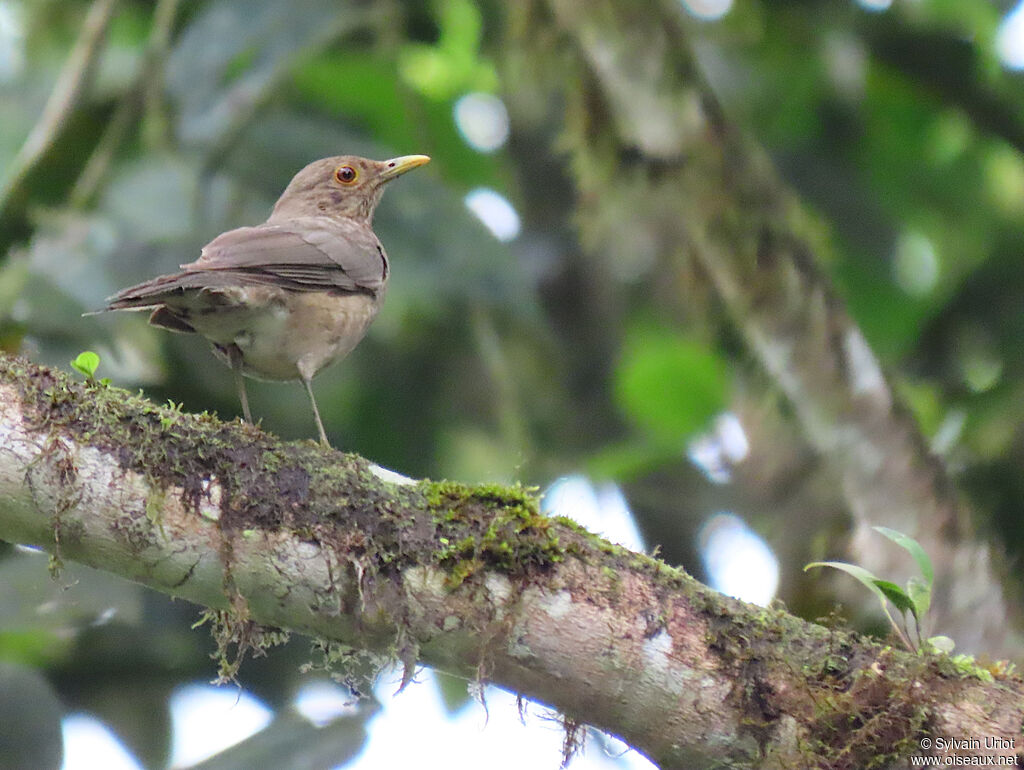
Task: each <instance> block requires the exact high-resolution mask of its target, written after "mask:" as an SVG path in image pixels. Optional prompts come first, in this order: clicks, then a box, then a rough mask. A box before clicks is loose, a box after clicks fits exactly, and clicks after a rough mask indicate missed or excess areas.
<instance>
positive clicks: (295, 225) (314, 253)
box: [182, 217, 388, 291]
mask: <svg viewBox="0 0 1024 770" xmlns="http://www.w3.org/2000/svg"><path fill="white" fill-rule="evenodd" d="M182 268H183V269H184V270H185V272H186V273H197V272H219V271H229V272H234V273H237V272H244V273H248V274H250V275H251V276H252V278H253V279H254V280H256V281H257V282H260V283H262V282H267V283H276V281H275V279H280V283H281V285H284V286H288V287H289V288H298V289H300V290H301V289H306V290H329V289H343V290H349V291H359V290H369V291H378V290H379V289H381V288H382V287H383V285H384V281H385V280H386V278H387V275H388V262H387V257H386V256H385V254H384V249H383V248H382V247H381V245H380V241H378V240H377V236H375V235H374V234H373V231H372V230H371V229H370V228H369V227H368V226H366V225H363V224H360V223H358V222H354V221H351V222H350V221H343V222H336V221H332V220H328V219H320V218H315V217H309V218H304V219H295V220H291V221H289V222H288V223H287V224H263V225H258V226H257V227H241V228H239V229H237V230H230V231H228V232H226V233H224V234H223V235H219V236H217V237H216V238H214V239H213V240H212V241H210V243H208V244H207V245H206V246H205V247H204V248H203V253H202V256H201V257H200V258H199V259H198V260H196V261H195V262H192V263H190V264H188V265H182Z"/></svg>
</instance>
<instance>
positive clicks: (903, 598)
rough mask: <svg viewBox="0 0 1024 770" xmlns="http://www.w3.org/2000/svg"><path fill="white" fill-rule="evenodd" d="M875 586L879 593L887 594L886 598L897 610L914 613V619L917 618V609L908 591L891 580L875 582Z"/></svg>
mask: <svg viewBox="0 0 1024 770" xmlns="http://www.w3.org/2000/svg"><path fill="white" fill-rule="evenodd" d="M875 585H876V586H877V587H878V590H879V591H881V592H882V593H883V594H885V598H886V599H888V600H889V601H891V602H892V603H893V605H895V607H896V609H898V610H900V611H901V612H910V613H913V615H914V617H915V618H917V608H916V607H915V606H914V602H913V601H912V600H911V599H910V597H909V596H908V595H907V592H906V591H904V590H903V589H902V588H900V587H899V586H898V585H896V584H895V583H893V582H891V581H889V580H875Z"/></svg>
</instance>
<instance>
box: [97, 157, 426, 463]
mask: <svg viewBox="0 0 1024 770" xmlns="http://www.w3.org/2000/svg"><path fill="white" fill-rule="evenodd" d="M429 160H430V158H428V157H427V156H426V155H404V156H402V157H400V158H392V159H391V160H385V161H373V160H367V159H366V158H359V157H356V156H352V155H342V156H339V157H334V158H323V159H322V160H317V161H314V162H312V163H310V164H309V165H308V166H306V167H305V168H304V169H302V170H301V171H300V172H299V173H298V174H296V175H295V177H294V178H293V179H292V181H291V182H290V183H289V185H288V187H287V188H286V189H285V191H284V192H283V193H282V194H281V197H280V198H279V199H278V201H277V203H276V204H275V205H274V210H273V212H272V213H271V214H270V217H269V218H268V219H267V221H266V222H264V223H263V224H261V225H256V226H255V227H240V228H238V229H237V230H230V231H228V232H226V233H223V234H222V235H219V236H217V237H216V238H214V239H213V240H212V241H210V243H208V244H207V245H206V246H205V247H204V248H203V250H202V254H201V255H200V257H199V259H197V260H196V261H195V262H191V263H189V264H187V265H182V266H181V270H182V272H180V273H175V274H173V275H162V276H159V277H157V278H153V279H152V280H150V281H146V282H145V283H140V284H139V285H137V286H131V287H129V288H127V289H123V290H122V291H119V292H118V293H117V294H115V295H114V296H113V297H110V298H109V299H108V300H107V303H108V304H107V307H106V308H104V310H150V311H152V312H151V315H150V316H149V322H150V323H151V324H153V325H154V326H158V327H160V328H162V329H167V330H168V331H172V332H181V333H185V334H199V335H201V336H203V337H205V338H206V339H207V340H208V341H209V342H210V344H211V345H212V346H213V352H214V353H215V354H216V356H217V357H218V358H220V359H221V360H222V361H224V362H225V363H226V364H227V365H228V366H230V367H231V370H232V372H234V375H235V381H236V386H237V388H238V396H239V399H240V400H241V403H242V413H243V414H244V416H245V419H246V420H248V421H249V422H252V414H251V412H250V411H249V399H248V397H247V395H246V390H245V379H244V377H252V378H255V379H260V380H278V381H287V380H300V381H301V382H302V383H303V385H304V386H305V388H306V393H307V394H308V395H309V402H310V404H311V405H312V407H313V417H314V419H315V420H316V427H317V431H318V432H319V434H320V443H322V444H324V445H327V444H328V441H327V433H326V432H325V431H324V424H323V421H322V420H321V419H320V410H319V409H318V408H317V405H316V397H315V396H314V395H313V385H312V381H313V378H314V377H315V376H316V375H317V373H318V372H320V371H321V370H323V369H325V368H326V367H328V366H330V365H331V364H333V363H336V362H337V361H340V360H341V359H342V358H344V357H345V355H347V354H348V353H349V352H350V351H351V350H352V349H353V348H354V347H355V346H356V345H357V344H358V343H359V341H360V340H361V339H362V338H363V336H364V335H365V334H366V330H367V327H368V326H369V325H370V322H371V321H373V319H374V317H375V316H376V315H377V311H378V310H379V309H380V305H381V301H382V300H383V299H384V292H385V289H386V288H387V282H388V275H389V273H390V268H389V265H388V258H387V255H386V254H385V252H384V247H383V246H381V243H380V241H379V240H378V239H377V236H376V235H375V234H374V232H373V228H372V224H373V212H374V209H375V208H376V207H377V203H378V202H379V201H380V197H381V193H382V192H383V190H384V185H385V184H386V183H387V182H389V181H390V180H392V179H394V178H395V177H397V176H400V175H401V174H404V173H405V172H406V171H409V170H411V169H414V168H416V167H417V166H422V165H423V164H425V163H427V162H428V161H429Z"/></svg>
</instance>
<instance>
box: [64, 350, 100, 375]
mask: <svg viewBox="0 0 1024 770" xmlns="http://www.w3.org/2000/svg"><path fill="white" fill-rule="evenodd" d="M99 365H100V357H99V356H98V355H96V354H95V353H93V352H92V351H91V350H85V351H82V352H81V353H79V354H78V357H77V358H76V359H75V360H74V361H72V362H71V367H72V368H73V369H75V370H77V371H79V372H81V373H82V374H84V375H85V376H86V377H88V378H89V379H90V380H91V379H92V378H93V375H95V374H96V369H97V367H99Z"/></svg>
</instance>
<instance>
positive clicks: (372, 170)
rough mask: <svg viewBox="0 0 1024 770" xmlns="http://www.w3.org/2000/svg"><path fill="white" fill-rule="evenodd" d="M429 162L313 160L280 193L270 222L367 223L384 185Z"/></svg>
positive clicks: (411, 158) (409, 158) (414, 158)
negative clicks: (318, 218)
mask: <svg viewBox="0 0 1024 770" xmlns="http://www.w3.org/2000/svg"><path fill="white" fill-rule="evenodd" d="M429 161H430V158H428V157H427V156H426V155H402V156H401V157H398V158H391V159H390V160H368V159H366V158H360V157H358V156H357V155H338V156H336V157H333V158H322V159H320V160H315V161H313V162H312V163H310V164H309V165H308V166H306V167H305V168H304V169H302V170H301V171H300V172H299V173H298V174H296V175H295V177H294V178H293V179H292V181H291V182H290V183H289V184H288V187H287V188H285V191H284V192H283V193H281V197H280V198H279V199H278V201H277V203H276V204H275V206H274V213H273V214H272V215H271V217H270V219H271V221H273V220H274V219H282V218H287V219H290V218H293V217H315V216H326V217H332V218H352V219H359V220H363V221H366V222H370V221H371V220H372V219H373V210H374V209H375V208H376V207H377V203H378V202H379V201H380V196H381V193H382V192H383V191H384V185H385V183H387V182H389V181H391V180H392V179H394V178H395V177H397V176H401V175H402V174H404V173H405V172H406V171H411V170H412V169H414V168H416V167H417V166H422V165H424V164H425V163H428V162H429Z"/></svg>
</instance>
